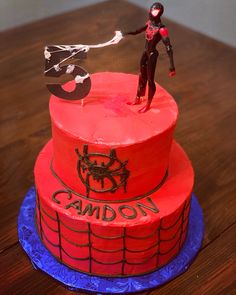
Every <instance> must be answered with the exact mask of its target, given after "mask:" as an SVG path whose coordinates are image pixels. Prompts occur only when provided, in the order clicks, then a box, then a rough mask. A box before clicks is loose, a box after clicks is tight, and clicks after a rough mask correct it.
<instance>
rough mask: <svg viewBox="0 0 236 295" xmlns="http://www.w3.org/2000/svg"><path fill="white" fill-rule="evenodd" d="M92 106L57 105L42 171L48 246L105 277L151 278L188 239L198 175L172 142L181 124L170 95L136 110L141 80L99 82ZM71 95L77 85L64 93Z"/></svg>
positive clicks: (38, 173)
mask: <svg viewBox="0 0 236 295" xmlns="http://www.w3.org/2000/svg"><path fill="white" fill-rule="evenodd" d="M91 81H92V88H91V91H90V93H89V95H88V96H87V98H86V101H85V104H84V105H82V104H81V103H80V102H79V101H66V100H63V99H60V98H58V97H55V96H52V97H51V99H50V115H51V121H52V140H51V141H50V142H49V143H48V144H47V145H46V146H45V147H44V148H43V150H42V151H41V153H40V154H39V156H38V159H37V162H36V165H35V182H36V190H37V209H36V223H37V229H38V233H39V235H40V238H41V241H42V242H43V244H44V245H45V246H46V248H47V249H48V250H49V251H50V252H51V253H52V255H53V256H55V257H56V258H57V259H58V260H59V261H60V262H62V263H63V264H65V265H67V266H69V267H71V268H73V269H76V270H78V271H80V272H84V273H88V274H93V275H99V276H106V277H109V276H114V277H119V276H134V275H141V274H145V273H149V272H152V271H154V270H156V269H158V268H160V267H161V266H163V265H166V264H167V263H168V262H170V261H171V260H172V259H173V258H174V257H176V256H177V255H178V253H179V252H180V250H181V247H182V245H183V243H184V241H185V238H186V233H187V230H188V220H189V211H190V201H191V200H190V199H191V193H192V188H193V178H194V174H193V169H192V166H191V163H190V161H189V160H188V158H187V156H186V154H185V153H184V151H183V150H182V148H181V147H180V146H179V145H178V144H177V143H176V142H175V141H174V140H173V133H174V129H175V125H176V121H177V117H178V108H177V105H176V103H175V101H174V99H173V98H172V97H171V96H170V94H168V93H167V92H166V91H165V90H164V89H163V88H161V87H160V86H158V85H156V86H157V91H156V94H155V97H154V100H153V103H152V107H151V109H150V110H149V111H148V112H146V113H144V114H140V113H138V112H137V110H138V109H139V108H140V106H130V105H128V104H127V102H128V101H130V100H132V98H133V95H134V93H135V92H136V87H137V76H134V75H128V74H121V73H98V74H93V75H92V76H91ZM65 87H66V89H67V90H68V91H71V90H72V89H73V87H74V85H73V82H69V83H68V84H66V86H65Z"/></svg>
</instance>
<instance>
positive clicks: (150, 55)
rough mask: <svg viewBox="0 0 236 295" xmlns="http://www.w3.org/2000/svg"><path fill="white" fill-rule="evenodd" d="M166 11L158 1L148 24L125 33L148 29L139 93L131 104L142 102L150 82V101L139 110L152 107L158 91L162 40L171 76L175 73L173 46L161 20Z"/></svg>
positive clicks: (130, 33)
mask: <svg viewBox="0 0 236 295" xmlns="http://www.w3.org/2000/svg"><path fill="white" fill-rule="evenodd" d="M163 12H164V7H163V5H162V4H161V3H159V2H156V3H154V4H153V5H152V6H151V7H150V11H149V20H148V22H147V23H146V25H145V26H144V27H142V28H140V29H138V30H136V31H134V32H126V33H124V34H123V35H124V36H125V35H137V34H139V33H141V32H144V31H146V44H145V50H144V52H143V55H142V57H141V61H140V74H139V84H138V90H137V95H136V98H135V100H134V102H130V103H129V104H132V105H136V104H140V103H141V97H142V96H144V95H145V91H146V85H147V83H148V101H147V104H146V105H145V106H144V107H142V108H141V109H140V110H139V112H141V113H144V112H146V111H147V110H149V109H150V106H151V102H152V99H153V96H154V94H155V92H156V86H155V81H154V76H155V69H156V62H157V58H158V55H159V53H158V51H157V50H156V46H157V44H158V43H159V42H160V40H162V42H163V43H164V44H165V46H166V51H167V54H168V56H169V59H170V68H169V70H170V72H169V76H170V77H172V76H174V75H175V66H174V59H173V51H172V46H171V43H170V39H169V34H168V30H167V28H166V27H165V26H164V25H163V24H162V22H161V16H162V14H163Z"/></svg>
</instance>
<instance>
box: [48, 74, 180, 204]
mask: <svg viewBox="0 0 236 295" xmlns="http://www.w3.org/2000/svg"><path fill="white" fill-rule="evenodd" d="M91 80H92V89H91V92H90V94H89V96H88V97H87V98H86V99H85V105H84V107H82V106H81V102H80V101H77V102H76V103H75V102H71V101H65V100H61V99H58V98H56V97H54V96H52V97H51V100H50V114H51V119H52V131H53V145H54V160H53V167H54V170H55V172H56V173H57V174H58V176H59V177H60V178H61V179H62V180H63V181H64V182H65V183H66V184H67V185H68V186H69V187H71V188H72V189H73V190H75V191H77V192H79V193H81V194H84V195H85V194H86V189H85V186H84V184H83V183H82V182H81V181H80V179H79V178H78V172H77V170H76V166H77V161H78V156H77V155H76V153H75V148H78V150H79V152H80V153H81V154H82V153H83V146H84V144H89V152H101V153H106V154H109V153H110V150H111V149H112V148H114V149H116V152H117V156H118V158H119V159H120V160H121V161H122V162H123V161H126V160H128V164H127V169H128V170H129V171H130V176H129V179H128V182H127V193H126V192H124V189H123V188H122V187H121V188H119V190H118V191H117V193H119V199H129V198H134V197H135V196H138V195H142V194H144V193H146V192H148V191H150V190H152V189H154V188H155V187H156V186H157V184H158V183H160V182H161V180H162V179H163V177H164V175H165V173H166V170H167V166H168V161H169V152H170V147H171V143H172V138H173V131H174V127H175V124H176V120H177V115H178V109H177V105H176V103H175V101H174V99H173V98H172V97H171V96H170V95H169V94H168V93H167V92H166V91H165V90H164V89H163V88H161V87H160V86H159V85H157V91H156V93H157V94H156V96H155V97H154V99H153V104H152V108H151V109H150V110H149V111H148V112H147V113H145V114H139V113H138V112H137V111H138V109H139V106H138V107H137V106H129V105H127V102H128V101H130V100H132V98H133V96H134V95H135V93H136V88H137V83H138V78H137V76H134V75H128V74H118V73H99V74H94V75H92V76H91ZM72 86H73V85H72V84H68V85H67V87H68V89H71V87H72ZM91 181H92V180H91ZM137 184H138V185H137ZM92 185H93V186H96V185H98V183H97V182H93V181H92ZM90 197H91V198H95V199H101V198H103V199H105V200H116V199H117V195H116V194H114V193H106V194H104V195H102V196H101V194H100V193H96V192H92V191H91V192H90Z"/></svg>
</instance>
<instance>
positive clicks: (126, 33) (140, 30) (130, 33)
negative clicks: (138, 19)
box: [122, 25, 147, 36]
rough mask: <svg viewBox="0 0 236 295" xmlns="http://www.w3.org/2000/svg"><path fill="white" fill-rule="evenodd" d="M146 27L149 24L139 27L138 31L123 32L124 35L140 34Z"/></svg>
mask: <svg viewBox="0 0 236 295" xmlns="http://www.w3.org/2000/svg"><path fill="white" fill-rule="evenodd" d="M146 28H147V25H145V26H144V27H142V28H140V29H138V30H136V31H131V32H123V33H122V34H123V36H126V35H138V34H140V33H142V32H144V31H145V30H146Z"/></svg>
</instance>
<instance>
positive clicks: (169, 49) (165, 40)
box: [160, 27, 175, 77]
mask: <svg viewBox="0 0 236 295" xmlns="http://www.w3.org/2000/svg"><path fill="white" fill-rule="evenodd" d="M160 34H161V37H162V41H163V43H164V44H165V47H166V52H167V54H168V56H169V59H170V68H169V70H170V73H169V76H170V77H172V76H174V75H175V64H174V57H173V50H172V46H171V43H170V38H169V32H168V29H167V28H166V27H162V28H161V29H160Z"/></svg>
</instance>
